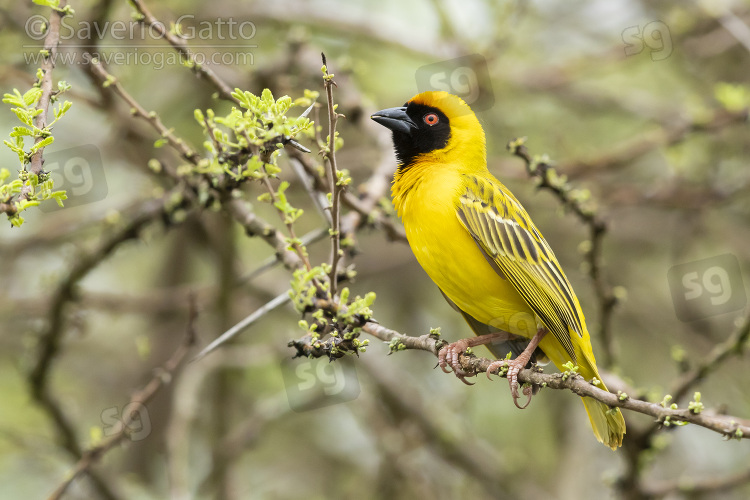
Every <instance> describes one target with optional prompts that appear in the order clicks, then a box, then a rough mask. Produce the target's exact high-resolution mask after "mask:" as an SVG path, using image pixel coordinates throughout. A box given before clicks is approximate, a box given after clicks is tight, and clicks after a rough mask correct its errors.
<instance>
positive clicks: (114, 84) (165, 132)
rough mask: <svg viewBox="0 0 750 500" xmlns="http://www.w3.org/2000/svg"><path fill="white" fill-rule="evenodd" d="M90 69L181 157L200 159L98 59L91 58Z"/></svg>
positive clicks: (191, 159) (189, 159) (194, 160)
mask: <svg viewBox="0 0 750 500" xmlns="http://www.w3.org/2000/svg"><path fill="white" fill-rule="evenodd" d="M91 69H92V70H93V72H94V73H95V74H96V76H98V77H99V78H100V79H101V81H102V82H104V83H103V85H105V86H108V87H111V88H112V89H113V90H114V92H115V93H116V94H117V95H119V96H120V97H121V98H122V99H123V100H124V101H125V102H126V103H128V105H129V106H130V111H131V113H132V114H133V115H135V116H137V117H139V118H142V119H144V120H146V121H147V122H149V123H150V124H151V126H152V127H154V128H155V129H156V131H157V132H159V135H161V137H163V138H164V139H166V140H167V142H168V143H169V145H170V146H172V147H173V148H174V149H175V150H176V151H178V152H179V153H180V156H182V158H184V159H185V160H187V161H189V162H190V163H192V164H194V165H195V164H197V163H198V160H199V159H200V156H199V155H198V153H196V152H195V151H193V150H192V149H191V148H190V146H188V145H187V144H185V141H183V140H182V139H180V138H179V137H177V136H176V135H174V133H173V132H172V129H168V128H167V127H166V126H165V125H164V123H162V121H161V118H160V117H159V115H158V114H157V113H156V112H154V111H151V112H149V111H146V110H145V109H144V108H143V106H141V105H140V104H139V103H138V101H136V100H135V99H134V98H133V97H132V96H131V95H130V94H129V93H128V92H127V91H126V90H125V89H124V88H123V87H122V85H120V82H119V81H118V80H117V78H115V77H114V76H113V75H112V74H110V73H108V72H107V70H105V69H104V67H103V66H102V64H101V62H99V61H98V60H92V62H91Z"/></svg>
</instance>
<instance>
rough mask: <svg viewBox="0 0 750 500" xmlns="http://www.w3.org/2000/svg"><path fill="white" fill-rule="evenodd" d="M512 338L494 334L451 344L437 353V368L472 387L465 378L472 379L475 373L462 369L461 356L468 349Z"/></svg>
mask: <svg viewBox="0 0 750 500" xmlns="http://www.w3.org/2000/svg"><path fill="white" fill-rule="evenodd" d="M514 337H515V336H514V335H511V334H509V333H507V332H495V333H488V334H486V335H479V336H477V337H472V338H469V339H461V340H459V341H457V342H453V343H451V344H448V345H446V346H444V347H443V348H441V349H440V351H439V352H438V366H440V369H441V370H443V371H444V372H445V373H450V372H451V371H453V373H455V374H456V377H458V379H459V380H460V381H461V382H463V383H464V384H466V385H474V384H473V383H472V382H469V381H468V380H466V377H473V376H474V375H476V373H473V372H471V373H470V372H467V371H466V370H464V369H463V367H462V366H461V359H460V357H461V355H462V354H466V350H467V349H468V348H469V347H475V346H478V345H484V344H489V343H490V342H493V341H496V340H502V341H505V340H508V339H510V338H514Z"/></svg>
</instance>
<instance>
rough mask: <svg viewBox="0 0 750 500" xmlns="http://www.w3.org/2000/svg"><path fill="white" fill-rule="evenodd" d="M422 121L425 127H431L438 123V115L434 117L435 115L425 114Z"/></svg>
mask: <svg viewBox="0 0 750 500" xmlns="http://www.w3.org/2000/svg"><path fill="white" fill-rule="evenodd" d="M423 120H424V122H425V123H426V124H427V125H429V126H430V127H432V126H433V125H437V122H439V121H440V118H438V115H436V114H435V113H427V114H426V115H424V118H423Z"/></svg>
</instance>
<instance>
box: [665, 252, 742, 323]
mask: <svg viewBox="0 0 750 500" xmlns="http://www.w3.org/2000/svg"><path fill="white" fill-rule="evenodd" d="M667 279H668V280H669V286H670V289H671V292H672V301H673V302H674V307H675V312H676V313H677V317H678V318H679V319H680V320H681V321H692V320H694V319H699V318H705V317H708V316H714V315H716V314H723V313H727V312H732V311H737V310H739V309H742V308H743V307H745V305H746V304H747V296H746V295H745V285H744V283H743V281H742V274H741V271H740V263H739V261H738V260H737V257H735V256H734V255H731V254H726V255H719V256H718V257H712V258H710V259H703V260H698V261H695V262H689V263H687V264H680V265H677V266H674V267H673V268H671V269H670V270H669V272H668V273H667Z"/></svg>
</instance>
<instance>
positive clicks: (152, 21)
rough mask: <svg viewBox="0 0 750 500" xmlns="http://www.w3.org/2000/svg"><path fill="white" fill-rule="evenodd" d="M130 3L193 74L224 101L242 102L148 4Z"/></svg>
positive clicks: (140, 2)
mask: <svg viewBox="0 0 750 500" xmlns="http://www.w3.org/2000/svg"><path fill="white" fill-rule="evenodd" d="M130 3H131V4H132V5H133V7H135V9H136V10H137V11H138V12H139V13H140V14H141V16H143V18H142V19H141V21H142V22H143V23H144V24H145V25H146V26H147V27H148V28H149V29H150V30H152V31H154V32H156V34H157V35H159V36H160V37H162V38H164V39H165V40H166V41H167V42H168V43H169V44H170V45H171V46H172V47H174V48H175V50H177V52H179V53H180V54H181V55H182V56H184V57H185V59H187V61H188V62H189V64H190V68H191V69H192V71H193V73H195V74H196V75H197V76H200V77H203V78H206V79H207V80H208V81H209V82H210V83H211V84H212V85H213V86H214V87H216V89H217V90H218V91H219V94H220V95H221V97H222V99H226V100H228V101H232V102H234V103H235V104H237V105H239V103H240V102H239V101H238V100H237V99H235V97H234V96H232V89H231V88H230V87H229V85H227V84H226V83H225V82H224V80H222V79H221V78H220V77H219V76H218V75H217V74H216V73H214V72H213V71H212V70H211V69H209V68H207V67H205V66H201V65H200V64H198V63H197V62H196V61H195V57H194V56H193V53H192V52H191V50H190V48H189V47H188V44H187V42H186V41H185V39H184V38H182V37H180V36H178V35H177V34H175V33H172V32H171V31H168V30H167V29H166V28H165V26H164V23H162V22H160V21H159V20H158V19H156V18H155V17H154V16H153V14H151V11H150V10H149V9H148V8H147V7H146V4H145V3H143V2H142V1H141V0H131V2H130Z"/></svg>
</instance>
